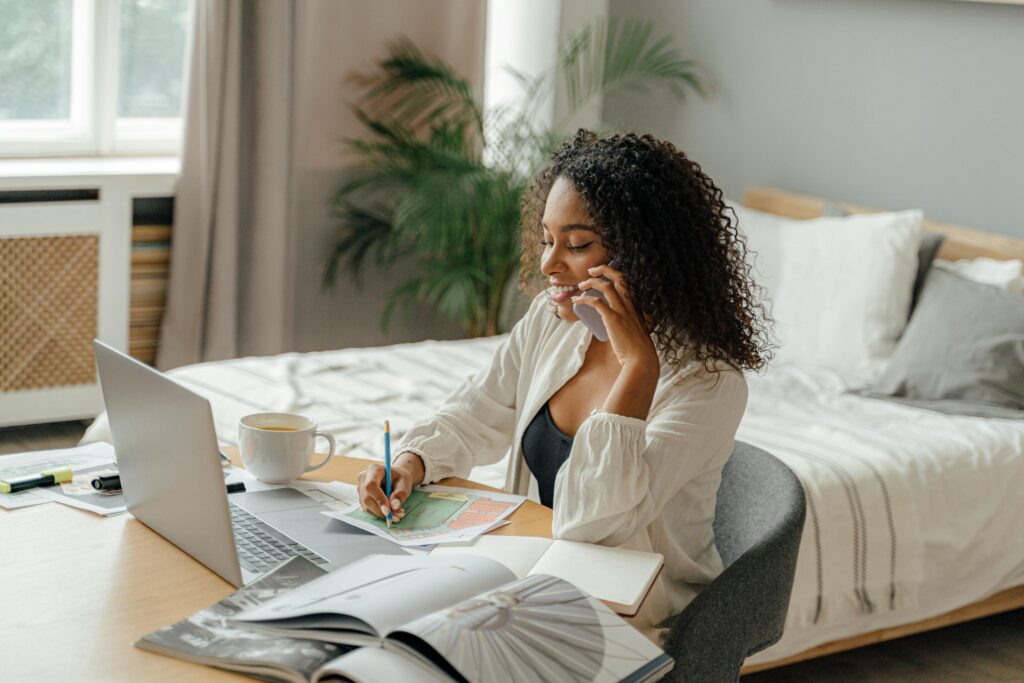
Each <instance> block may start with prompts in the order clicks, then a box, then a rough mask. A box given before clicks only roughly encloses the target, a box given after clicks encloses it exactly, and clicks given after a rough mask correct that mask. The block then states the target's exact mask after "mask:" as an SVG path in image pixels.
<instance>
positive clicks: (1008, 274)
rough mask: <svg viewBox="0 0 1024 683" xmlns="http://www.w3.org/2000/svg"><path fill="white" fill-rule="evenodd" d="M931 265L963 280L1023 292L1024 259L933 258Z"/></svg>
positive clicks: (982, 257) (981, 257)
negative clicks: (953, 259) (954, 259)
mask: <svg viewBox="0 0 1024 683" xmlns="http://www.w3.org/2000/svg"><path fill="white" fill-rule="evenodd" d="M932 265H934V266H935V267H936V268H942V269H943V270H947V271H949V272H951V273H955V274H957V275H959V276H960V277H962V278H964V279H965V280H971V281H973V282H980V283H981V284H983V285H991V286H993V287H999V288H1000V289H1005V290H1007V291H1010V292H1017V293H1024V261H1021V260H1020V259H1014V260H1011V261H997V260H996V259H991V258H985V257H984V256H980V257H978V258H974V259H960V260H957V261H945V260H943V259H935V260H934V261H932Z"/></svg>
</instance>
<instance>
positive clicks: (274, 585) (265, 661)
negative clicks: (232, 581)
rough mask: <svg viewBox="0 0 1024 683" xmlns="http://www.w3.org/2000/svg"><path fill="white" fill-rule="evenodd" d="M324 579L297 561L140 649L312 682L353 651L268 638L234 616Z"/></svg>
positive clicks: (306, 563)
mask: <svg viewBox="0 0 1024 683" xmlns="http://www.w3.org/2000/svg"><path fill="white" fill-rule="evenodd" d="M323 575H324V570H323V569H321V568H320V567H318V566H316V565H315V564H313V563H312V562H310V561H309V560H306V559H305V558H303V557H294V558H292V559H290V560H288V561H287V562H284V563H283V564H281V565H279V566H278V567H277V568H275V569H274V570H273V571H271V572H269V573H267V574H266V575H264V576H262V577H261V578H259V579H258V580H256V581H255V582H253V583H251V584H249V585H248V586H245V587H244V588H242V589H240V590H238V591H236V592H235V593H232V594H231V595H229V596H228V597H226V598H224V599H223V600H221V601H220V602H218V603H216V604H215V605H212V606H210V607H208V608H206V609H203V610H200V611H198V612H196V613H195V614H193V615H192V616H190V617H188V618H187V619H183V620H182V621H179V622H178V623H176V624H173V625H172V626H168V627H166V628H162V629H160V630H159V631H156V632H154V633H151V634H149V635H148V636H146V637H144V638H142V639H141V640H139V641H138V642H136V643H135V647H138V648H140V649H143V650H149V651H151V652H157V653H160V654H163V655H168V656H171V657H178V658H179V659H185V660H188V661H192V662H197V663H200V664H207V665H209V666H216V667H220V668H224V669H230V670H233V671H241V672H246V673H250V674H257V675H264V676H267V675H271V676H274V677H276V678H284V679H286V680H293V681H308V680H310V679H311V678H312V676H313V673H314V672H315V671H316V670H317V669H319V668H320V667H321V666H322V665H323V664H324V663H325V662H328V661H330V660H331V659H334V658H335V657H337V656H338V655H341V654H344V653H345V652H346V651H347V650H348V649H349V648H347V647H344V646H339V645H335V644H332V643H321V642H317V641H311V640H298V639H291V638H280V637H275V636H270V635H265V634H262V633H259V632H256V631H250V630H249V629H246V628H243V627H240V626H238V625H237V624H235V623H233V622H232V621H231V618H232V617H234V616H235V615H236V614H238V613H239V612H241V611H242V610H244V609H247V608H250V607H255V606H257V605H260V604H262V603H263V602H265V601H267V600H270V599H272V598H274V597H277V596H279V595H281V594H283V593H287V592H289V591H292V590H294V589H296V588H298V587H300V586H302V585H304V584H307V583H309V582H310V581H312V580H314V579H316V578H318V577H320V576H323Z"/></svg>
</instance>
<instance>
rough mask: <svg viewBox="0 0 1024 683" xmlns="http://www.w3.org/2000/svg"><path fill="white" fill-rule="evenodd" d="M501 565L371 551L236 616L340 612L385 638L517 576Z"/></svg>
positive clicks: (268, 618)
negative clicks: (390, 632)
mask: <svg viewBox="0 0 1024 683" xmlns="http://www.w3.org/2000/svg"><path fill="white" fill-rule="evenodd" d="M513 578H514V577H513V575H512V573H511V572H510V571H509V570H508V569H506V568H505V567H503V566H502V565H501V564H500V563H498V562H494V561H493V560H488V559H486V558H482V557H473V556H470V555H447V556H445V557H401V556H396V555H370V556H369V557H367V558H365V559H362V560H358V561H356V562H353V563H352V564H348V565H345V566H344V567H342V568H340V569H337V570H335V571H332V572H331V573H329V574H326V575H325V576H323V577H321V578H319V579H315V580H313V581H311V582H309V583H307V584H306V585H304V586H302V587H301V588H297V589H296V590H294V591H292V592H290V593H286V594H284V595H281V596H279V597H276V598H274V599H273V600H270V601H268V602H265V603H263V604H262V605H260V606H259V607H255V608H253V609H251V610H246V611H245V612H243V613H242V614H240V615H238V616H237V617H236V619H238V620H240V621H244V622H250V621H253V622H270V623H273V622H274V621H280V620H288V619H293V618H298V617H303V616H310V615H317V616H323V615H338V616H339V620H340V622H341V623H342V624H346V625H349V624H351V623H352V619H356V620H361V621H362V622H364V623H366V624H368V625H369V626H370V627H371V628H372V629H373V630H374V631H376V634H377V635H378V636H383V635H385V634H387V633H388V632H389V631H392V630H394V629H396V628H398V627H399V626H401V625H402V624H404V623H405V622H406V621H409V620H411V619H416V618H419V617H421V616H423V615H426V614H430V613H431V612H433V611H435V610H439V609H443V608H445V607H450V606H451V605H453V604H455V603H458V602H461V601H462V600H467V599H469V598H470V597H472V596H474V595H477V594H478V593H481V592H483V591H486V590H489V589H493V588H495V587H497V586H500V585H502V584H505V583H508V582H509V581H511V580H512V579H513Z"/></svg>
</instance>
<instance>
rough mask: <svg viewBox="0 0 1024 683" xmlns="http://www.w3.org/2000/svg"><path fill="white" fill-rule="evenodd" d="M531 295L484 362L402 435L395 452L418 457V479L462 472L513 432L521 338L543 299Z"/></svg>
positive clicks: (496, 450)
mask: <svg viewBox="0 0 1024 683" xmlns="http://www.w3.org/2000/svg"><path fill="white" fill-rule="evenodd" d="M542 296H543V295H540V296H538V297H536V298H535V299H534V301H533V303H532V304H531V306H530V309H529V311H527V313H526V315H525V316H523V318H522V319H521V320H520V321H519V322H518V323H516V324H515V326H514V327H513V328H512V332H511V333H510V334H509V336H508V338H506V339H505V341H503V342H502V343H501V346H499V347H498V350H497V351H496V352H495V354H494V358H492V359H491V363H490V365H489V366H487V367H486V368H484V369H483V370H481V371H480V372H479V373H478V374H477V375H476V376H475V377H472V378H469V379H467V380H466V381H464V382H463V383H462V384H460V385H459V386H458V387H457V388H456V389H455V391H453V392H452V393H451V394H450V395H449V396H448V398H446V399H445V402H444V404H443V405H442V407H441V409H440V410H439V411H438V412H437V414H435V415H434V416H433V417H431V418H429V419H426V420H422V421H420V422H417V423H416V424H414V425H413V426H412V427H410V428H409V430H408V431H407V432H406V433H405V434H404V436H403V437H402V440H401V442H400V443H399V445H398V449H397V450H396V452H397V453H401V452H402V451H410V452H412V453H415V454H416V455H418V456H420V458H421V459H422V460H423V465H424V468H425V473H424V477H423V483H425V484H428V483H430V482H433V481H437V480H439V479H444V478H445V477H465V476H466V475H468V474H469V471H470V470H471V469H472V468H473V467H475V466H477V465H489V464H492V463H495V462H498V461H499V460H501V459H502V458H503V457H504V456H505V453H507V452H508V449H509V447H510V446H511V445H512V440H513V438H514V437H515V417H516V409H515V406H516V400H517V395H516V394H517V388H518V385H519V376H520V372H521V370H522V358H523V349H524V347H525V345H526V340H527V339H528V338H529V336H530V335H531V334H532V333H533V328H534V327H535V326H536V325H538V324H539V321H538V320H537V318H538V314H540V313H542V312H543V305H544V303H543V301H542V298H541V297H542Z"/></svg>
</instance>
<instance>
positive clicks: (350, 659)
mask: <svg viewBox="0 0 1024 683" xmlns="http://www.w3.org/2000/svg"><path fill="white" fill-rule="evenodd" d="M341 681H346V682H347V681H353V682H354V683H452V679H451V678H449V677H448V676H445V675H444V674H443V673H441V672H440V671H438V670H437V669H435V668H434V667H432V666H430V665H429V664H425V663H423V662H421V661H419V660H418V659H415V658H413V657H409V656H408V655H405V654H402V653H399V652H392V651H391V650H382V649H380V648H377V647H361V648H359V649H358V650H353V651H352V652H349V653H348V654H344V655H342V656H341V657H338V658H337V659H335V660H334V661H332V662H328V663H327V664H326V665H325V666H324V667H323V668H322V669H320V671H318V672H317V674H316V676H314V678H313V683H340V682H341Z"/></svg>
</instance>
